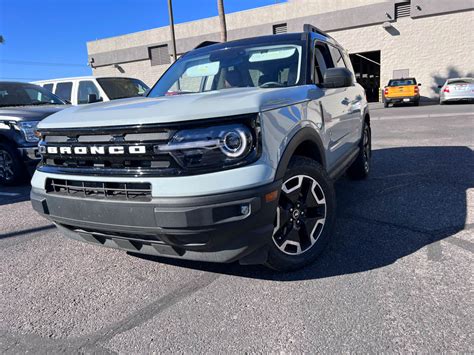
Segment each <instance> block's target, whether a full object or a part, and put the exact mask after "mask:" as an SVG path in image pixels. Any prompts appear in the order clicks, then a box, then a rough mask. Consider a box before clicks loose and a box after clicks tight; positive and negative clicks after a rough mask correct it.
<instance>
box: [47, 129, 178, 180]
mask: <svg viewBox="0 0 474 355" xmlns="http://www.w3.org/2000/svg"><path fill="white" fill-rule="evenodd" d="M175 132H176V130H166V129H156V130H155V131H153V132H147V131H141V130H137V129H130V128H129V129H122V130H120V131H118V130H116V129H110V130H107V129H102V130H100V131H94V130H92V129H91V130H90V131H87V130H70V131H67V132H62V131H59V132H47V133H46V134H44V136H43V140H42V141H41V143H40V152H41V154H42V158H43V159H42V162H41V165H40V170H42V171H46V172H57V173H77V174H88V175H113V176H119V175H124V176H125V175H146V174H148V175H150V174H153V175H156V176H166V175H180V170H181V167H180V165H179V164H178V162H177V161H176V160H175V159H174V158H173V157H172V156H171V155H170V154H169V153H166V152H165V153H163V152H157V151H156V149H155V147H156V146H158V145H160V144H166V143H168V142H169V140H170V138H171V137H172V136H173V134H174V133H175ZM41 145H44V146H48V147H56V148H57V149H60V148H61V147H68V148H70V149H74V148H79V147H80V149H84V151H86V153H85V154H80V155H79V154H70V153H68V152H64V153H60V154H49V153H48V152H47V151H41V148H42V147H41ZM137 146H140V147H143V148H144V149H145V151H144V152H141V153H140V154H130V152H129V149H130V147H132V148H133V147H137ZM98 147H100V149H104V150H105V154H104V151H102V154H91V149H97V148H98ZM114 147H115V148H118V147H120V149H123V150H124V152H125V153H124V154H115V155H114V154H108V153H107V152H108V150H109V149H110V148H114Z"/></svg>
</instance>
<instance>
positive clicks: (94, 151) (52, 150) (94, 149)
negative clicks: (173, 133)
mask: <svg viewBox="0 0 474 355" xmlns="http://www.w3.org/2000/svg"><path fill="white" fill-rule="evenodd" d="M40 153H41V154H46V153H47V154H65V155H88V154H89V155H105V154H113V155H117V154H119V155H120V154H145V153H146V146H144V145H134V146H130V147H123V146H118V145H115V146H110V147H104V146H91V147H87V146H77V147H46V146H40Z"/></svg>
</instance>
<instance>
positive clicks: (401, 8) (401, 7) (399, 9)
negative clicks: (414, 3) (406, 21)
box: [395, 1, 410, 18]
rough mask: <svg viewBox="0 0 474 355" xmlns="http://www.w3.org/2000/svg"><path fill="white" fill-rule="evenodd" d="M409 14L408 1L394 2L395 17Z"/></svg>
mask: <svg viewBox="0 0 474 355" xmlns="http://www.w3.org/2000/svg"><path fill="white" fill-rule="evenodd" d="M409 16H410V2H409V1H406V2H401V3H398V4H395V18H400V17H409Z"/></svg>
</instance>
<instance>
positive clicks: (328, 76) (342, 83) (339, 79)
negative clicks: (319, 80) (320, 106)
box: [324, 68, 354, 89]
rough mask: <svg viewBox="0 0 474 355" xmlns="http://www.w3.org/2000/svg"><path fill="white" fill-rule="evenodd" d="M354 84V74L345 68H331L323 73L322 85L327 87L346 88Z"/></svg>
mask: <svg viewBox="0 0 474 355" xmlns="http://www.w3.org/2000/svg"><path fill="white" fill-rule="evenodd" d="M353 85H354V76H353V75H352V72H351V71H350V70H349V69H347V68H331V69H327V70H326V72H325V73H324V87H325V88H328V89H336V88H346V87H349V86H353Z"/></svg>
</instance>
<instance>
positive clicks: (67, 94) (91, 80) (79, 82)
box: [34, 76, 149, 105]
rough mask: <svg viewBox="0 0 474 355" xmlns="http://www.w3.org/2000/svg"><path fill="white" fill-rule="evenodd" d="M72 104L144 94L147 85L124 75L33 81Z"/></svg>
mask: <svg viewBox="0 0 474 355" xmlns="http://www.w3.org/2000/svg"><path fill="white" fill-rule="evenodd" d="M34 84H37V85H41V86H42V87H44V88H45V89H47V90H49V91H51V92H53V93H55V94H56V95H57V96H59V97H61V98H62V99H63V100H66V101H68V102H70V103H71V104H73V105H82V104H90V103H93V102H99V101H110V100H116V99H123V98H128V97H135V96H144V95H145V94H146V92H147V91H148V89H149V87H148V86H147V85H146V84H145V83H144V82H143V81H141V80H138V79H134V78H125V77H95V76H82V77H77V78H63V79H53V80H42V81H35V82H34Z"/></svg>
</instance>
